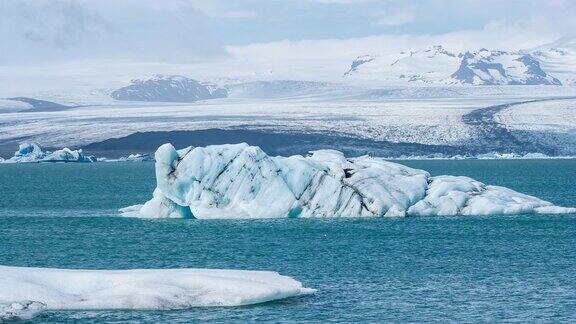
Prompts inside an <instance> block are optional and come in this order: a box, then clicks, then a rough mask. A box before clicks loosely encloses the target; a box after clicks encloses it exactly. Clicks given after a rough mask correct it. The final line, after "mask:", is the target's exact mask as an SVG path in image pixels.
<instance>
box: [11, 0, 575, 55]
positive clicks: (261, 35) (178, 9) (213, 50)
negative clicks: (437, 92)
mask: <svg viewBox="0 0 576 324" xmlns="http://www.w3.org/2000/svg"><path fill="white" fill-rule="evenodd" d="M0 15H1V17H2V19H0V42H1V43H0V64H9V63H12V62H34V61H36V62H38V61H42V62H43V61H51V60H74V59H92V58H96V59H103V58H104V59H112V60H114V59H137V60H151V61H169V62H194V61H198V60H200V61H202V60H213V59H218V58H225V57H228V56H230V55H231V54H233V55H252V54H253V53H254V52H255V51H256V52H258V51H260V50H268V51H270V53H273V52H276V53H279V52H280V51H284V50H293V49H299V50H300V52H299V53H290V54H294V55H296V56H297V55H315V54H319V53H318V51H317V49H319V48H329V49H335V48H338V49H339V51H347V50H349V48H350V47H354V48H356V49H358V48H360V50H359V51H358V52H362V51H377V50H383V51H384V50H387V49H394V50H396V49H397V48H405V47H414V46H421V45H422V46H423V45H426V44H428V43H437V42H441V43H443V44H444V45H447V46H448V47H450V45H452V46H453V47H476V48H480V47H493V48H499V49H507V48H529V47H533V46H536V45H539V44H542V43H545V42H551V41H554V40H555V39H557V38H560V37H563V36H570V33H572V31H574V30H576V19H574V16H576V1H574V0H169V1H166V0H1V1H0ZM256 44H259V45H256ZM318 46H320V47H318ZM304 48H309V49H312V50H308V51H306V50H305V49H304ZM364 48H365V50H364ZM264 54H266V53H264ZM279 54H284V55H286V53H279ZM350 54H352V51H351V53H350Z"/></svg>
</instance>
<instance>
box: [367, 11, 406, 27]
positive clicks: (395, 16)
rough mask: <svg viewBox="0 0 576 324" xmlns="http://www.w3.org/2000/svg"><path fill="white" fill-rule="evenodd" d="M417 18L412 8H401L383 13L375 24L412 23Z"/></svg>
mask: <svg viewBox="0 0 576 324" xmlns="http://www.w3.org/2000/svg"><path fill="white" fill-rule="evenodd" d="M415 19H416V15H415V13H414V11H413V10H412V9H410V8H400V9H396V10H390V11H389V12H384V13H382V14H381V15H380V17H379V18H378V20H377V21H376V22H374V24H375V25H378V26H401V25H404V24H407V23H411V22H413V21H414V20H415Z"/></svg>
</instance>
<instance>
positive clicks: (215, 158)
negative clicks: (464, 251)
mask: <svg viewBox="0 0 576 324" xmlns="http://www.w3.org/2000/svg"><path fill="white" fill-rule="evenodd" d="M155 159H156V181H157V188H156V190H155V191H154V194H153V198H152V199H151V200H150V201H148V202H146V203H145V204H144V205H135V206H130V207H126V208H123V209H121V210H120V211H121V212H122V213H123V214H124V215H125V216H135V217H147V218H271V217H381V216H412V215H414V216H434V215H490V214H521V213H574V212H576V209H575V208H564V207H557V206H554V205H553V204H552V203H550V202H547V201H544V200H541V199H538V198H536V197H532V196H528V195H524V194H521V193H518V192H515V191H513V190H510V189H507V188H503V187H497V186H488V185H485V184H483V183H481V182H478V181H475V180H474V179H471V178H468V177H456V176H437V177H431V176H430V174H429V173H428V172H426V171H423V170H417V169H412V168H409V167H406V166H403V165H401V164H397V163H392V162H388V161H385V160H383V159H379V158H373V157H368V156H363V157H358V158H346V157H345V156H344V155H343V154H342V153H340V152H338V151H332V150H321V151H314V152H311V154H310V155H309V156H306V157H304V156H299V155H295V156H290V157H270V156H268V155H266V153H264V151H262V150H261V149H260V148H259V147H255V146H249V145H247V144H244V143H243V144H234V145H215V146H207V147H195V148H192V147H189V148H186V149H182V150H176V149H175V148H174V147H173V146H172V145H171V144H164V145H162V146H160V148H158V150H157V151H156V154H155Z"/></svg>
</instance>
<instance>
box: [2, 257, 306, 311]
mask: <svg viewBox="0 0 576 324" xmlns="http://www.w3.org/2000/svg"><path fill="white" fill-rule="evenodd" d="M314 292H315V290H314V289H310V288H305V287H303V286H302V284H301V283H300V282H298V281H296V280H294V279H292V278H290V277H287V276H282V275H280V274H278V273H277V272H271V271H247V270H216V269H133V270H77V269H52V268H26V267H9V266H0V321H2V320H8V319H17V318H26V317H29V316H33V314H34V313H36V312H38V311H41V310H43V309H47V310H111V309H135V310H165V309H183V308H190V307H206V306H241V305H250V304H257V303H263V302H268V301H273V300H278V299H283V298H289V297H295V296H300V295H307V294H311V293H314ZM22 301H25V302H22Z"/></svg>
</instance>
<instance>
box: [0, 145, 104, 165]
mask: <svg viewBox="0 0 576 324" xmlns="http://www.w3.org/2000/svg"><path fill="white" fill-rule="evenodd" d="M2 162H3V163H34V162H35V163H38V162H96V158H95V157H93V156H88V155H84V153H82V150H81V149H80V150H71V149H69V148H66V147H65V148H63V149H61V150H57V151H54V152H50V151H43V150H42V148H41V147H40V146H39V145H38V144H36V143H23V144H20V146H19V147H18V151H16V153H14V156H13V157H11V158H9V159H6V160H4V161H2Z"/></svg>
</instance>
